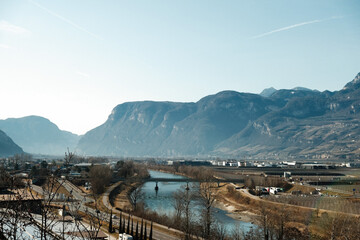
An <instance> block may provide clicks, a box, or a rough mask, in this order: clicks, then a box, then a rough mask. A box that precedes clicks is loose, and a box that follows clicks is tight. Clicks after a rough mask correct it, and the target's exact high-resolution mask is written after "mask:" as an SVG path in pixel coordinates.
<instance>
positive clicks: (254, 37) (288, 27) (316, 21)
mask: <svg viewBox="0 0 360 240" xmlns="http://www.w3.org/2000/svg"><path fill="white" fill-rule="evenodd" d="M340 18H342V17H331V18H327V19H320V20H319V19H316V20H313V21H307V22H302V23H297V24H294V25H290V26H287V27H283V28H279V29H275V30H273V31H270V32H266V33H262V34H259V35H256V36H253V37H251V39H257V38H262V37H265V36H268V35H271V34H274V33H278V32H282V31H287V30H290V29H293V28H297V27H301V26H304V25H309V24H314V23H320V22H325V21H328V20H332V19H340Z"/></svg>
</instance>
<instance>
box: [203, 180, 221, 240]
mask: <svg viewBox="0 0 360 240" xmlns="http://www.w3.org/2000/svg"><path fill="white" fill-rule="evenodd" d="M199 195H200V197H201V202H202V205H203V207H204V213H203V220H202V222H203V223H204V224H205V226H204V238H206V239H209V237H210V235H211V227H212V223H213V217H212V211H213V205H214V202H215V200H216V196H217V191H216V190H215V187H214V186H213V183H212V182H202V183H201V184H200V187H199Z"/></svg>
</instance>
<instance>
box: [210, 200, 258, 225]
mask: <svg viewBox="0 0 360 240" xmlns="http://www.w3.org/2000/svg"><path fill="white" fill-rule="evenodd" d="M214 207H216V208H219V209H221V210H223V211H226V212H227V214H226V216H228V217H231V218H232V219H235V220H239V221H242V222H248V223H253V222H254V221H255V218H256V217H257V215H256V214H254V213H252V212H249V211H246V210H243V209H238V208H237V207H235V206H234V205H233V204H230V203H224V202H222V201H216V202H215V204H214Z"/></svg>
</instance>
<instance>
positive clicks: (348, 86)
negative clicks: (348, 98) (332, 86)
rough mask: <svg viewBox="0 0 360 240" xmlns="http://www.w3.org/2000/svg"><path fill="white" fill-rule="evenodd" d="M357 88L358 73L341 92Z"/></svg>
mask: <svg viewBox="0 0 360 240" xmlns="http://www.w3.org/2000/svg"><path fill="white" fill-rule="evenodd" d="M359 87H360V72H359V73H358V74H357V75H356V76H355V78H354V79H353V80H352V81H351V82H349V83H347V84H346V85H345V87H344V88H343V89H342V90H348V89H352V88H359Z"/></svg>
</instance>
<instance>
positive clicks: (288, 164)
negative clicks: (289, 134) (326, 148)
mask: <svg viewBox="0 0 360 240" xmlns="http://www.w3.org/2000/svg"><path fill="white" fill-rule="evenodd" d="M209 162H210V163H211V165H213V166H221V167H258V168H303V169H334V168H342V167H347V168H350V167H356V166H357V164H356V163H349V162H347V163H346V162H340V163H318V162H312V163H309V162H297V161H281V162H268V161H241V160H211V161H209ZM358 167H360V165H359V166H358Z"/></svg>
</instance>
